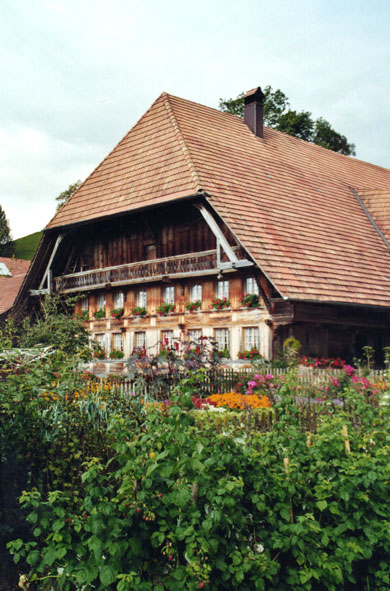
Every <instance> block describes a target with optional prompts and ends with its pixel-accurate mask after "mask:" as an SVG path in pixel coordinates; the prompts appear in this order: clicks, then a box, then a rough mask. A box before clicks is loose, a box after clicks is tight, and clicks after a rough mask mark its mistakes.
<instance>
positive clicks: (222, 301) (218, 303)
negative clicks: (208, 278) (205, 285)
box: [210, 298, 230, 310]
mask: <svg viewBox="0 0 390 591" xmlns="http://www.w3.org/2000/svg"><path fill="white" fill-rule="evenodd" d="M210 307H211V308H213V309H214V310H222V309H223V308H230V300H229V299H228V298H214V299H213V300H212V301H211V306H210Z"/></svg>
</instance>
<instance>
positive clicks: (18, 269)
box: [0, 257, 30, 315]
mask: <svg viewBox="0 0 390 591" xmlns="http://www.w3.org/2000/svg"><path fill="white" fill-rule="evenodd" d="M0 263H3V264H4V265H5V266H6V267H7V269H8V271H10V273H11V275H0V315H1V314H4V313H5V312H8V310H10V309H11V308H12V306H13V304H14V301H15V299H16V296H17V295H18V292H19V289H20V286H21V285H22V283H23V280H24V277H25V275H26V273H27V271H28V269H29V266H30V261H24V260H22V259H15V258H8V257H0Z"/></svg>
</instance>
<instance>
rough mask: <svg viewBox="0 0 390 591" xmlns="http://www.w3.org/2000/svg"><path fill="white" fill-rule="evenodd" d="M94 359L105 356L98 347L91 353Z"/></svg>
mask: <svg viewBox="0 0 390 591" xmlns="http://www.w3.org/2000/svg"><path fill="white" fill-rule="evenodd" d="M93 356H94V358H95V359H105V358H106V352H105V351H103V350H101V349H99V350H98V351H95V352H94V354H93Z"/></svg>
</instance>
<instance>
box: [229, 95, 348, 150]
mask: <svg viewBox="0 0 390 591" xmlns="http://www.w3.org/2000/svg"><path fill="white" fill-rule="evenodd" d="M263 94H264V123H265V124H266V125H267V126H268V127H271V128H273V129H277V130H278V131H283V132H284V133H288V134H289V135H293V136H295V137H298V138H300V139H302V140H306V141H308V142H312V143H314V144H317V145H318V146H322V147H323V148H327V149H328V150H333V152H338V153H340V154H346V155H348V156H355V155H356V152H355V144H352V143H349V142H348V140H347V138H346V137H345V136H344V135H341V134H340V133H338V132H337V131H335V130H334V129H333V128H332V126H331V125H330V123H328V121H326V120H325V119H323V118H322V117H319V118H318V119H317V120H313V118H312V115H311V113H310V112H309V111H294V110H292V109H291V108H290V103H289V100H288V98H287V96H286V95H285V94H284V92H283V91H281V90H279V89H278V90H273V89H272V87H271V86H269V85H268V86H266V87H265V88H264V89H263ZM219 108H220V109H221V111H225V112H226V113H232V114H233V115H238V116H239V117H243V116H244V94H243V93H241V94H239V95H238V96H237V98H235V99H222V98H221V99H219Z"/></svg>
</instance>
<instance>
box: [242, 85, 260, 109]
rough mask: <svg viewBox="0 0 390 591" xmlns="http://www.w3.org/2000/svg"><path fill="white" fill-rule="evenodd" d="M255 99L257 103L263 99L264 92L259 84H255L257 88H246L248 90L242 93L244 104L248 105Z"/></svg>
mask: <svg viewBox="0 0 390 591" xmlns="http://www.w3.org/2000/svg"><path fill="white" fill-rule="evenodd" d="M255 101H258V102H259V103H262V102H263V101H264V94H263V92H262V90H261V88H260V86H257V88H252V90H248V92H246V93H245V94H244V103H245V105H249V104H250V103H254V102H255Z"/></svg>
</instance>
